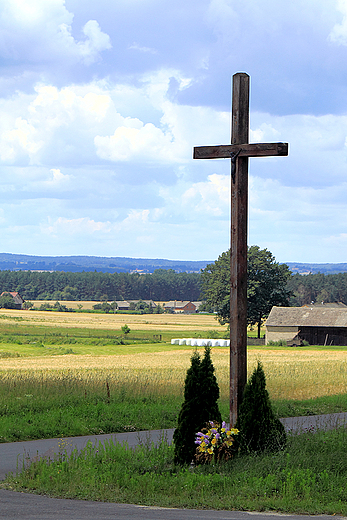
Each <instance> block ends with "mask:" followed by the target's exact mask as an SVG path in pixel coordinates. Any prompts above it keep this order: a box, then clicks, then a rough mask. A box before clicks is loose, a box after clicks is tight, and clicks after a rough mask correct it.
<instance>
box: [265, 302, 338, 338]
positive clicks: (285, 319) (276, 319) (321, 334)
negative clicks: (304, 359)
mask: <svg viewBox="0 0 347 520" xmlns="http://www.w3.org/2000/svg"><path fill="white" fill-rule="evenodd" d="M265 331H266V332H265V338H266V339H265V343H266V344H268V343H269V341H279V340H286V341H287V342H288V344H290V343H291V342H293V343H296V342H298V344H300V340H301V341H304V340H305V341H307V342H308V343H309V344H310V345H347V308H346V307H342V308H341V307H340V308H339V307H338V308H334V307H326V306H325V305H319V306H305V307H272V309H271V312H270V314H269V317H268V319H267V320H266V322H265Z"/></svg>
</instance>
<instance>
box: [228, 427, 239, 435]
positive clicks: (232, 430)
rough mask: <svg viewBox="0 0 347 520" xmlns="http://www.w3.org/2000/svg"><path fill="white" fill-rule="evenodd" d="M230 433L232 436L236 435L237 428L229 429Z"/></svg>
mask: <svg viewBox="0 0 347 520" xmlns="http://www.w3.org/2000/svg"><path fill="white" fill-rule="evenodd" d="M230 433H232V434H233V435H237V434H238V433H239V430H238V429H237V428H231V430H230Z"/></svg>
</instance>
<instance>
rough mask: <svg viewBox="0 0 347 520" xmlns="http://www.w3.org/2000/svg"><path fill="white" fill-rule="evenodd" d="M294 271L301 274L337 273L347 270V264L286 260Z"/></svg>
mask: <svg viewBox="0 0 347 520" xmlns="http://www.w3.org/2000/svg"><path fill="white" fill-rule="evenodd" d="M285 263H286V264H287V266H288V267H289V269H290V270H291V271H292V273H294V274H295V273H299V274H310V273H312V274H317V273H324V274H337V273H345V272H347V263H346V264H306V263H299V262H285Z"/></svg>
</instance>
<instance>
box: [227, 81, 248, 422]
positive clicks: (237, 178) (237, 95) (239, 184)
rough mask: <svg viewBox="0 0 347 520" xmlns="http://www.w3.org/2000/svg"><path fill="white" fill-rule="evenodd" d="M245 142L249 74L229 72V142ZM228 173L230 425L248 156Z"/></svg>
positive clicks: (240, 357) (236, 394)
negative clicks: (229, 193) (231, 80)
mask: <svg viewBox="0 0 347 520" xmlns="http://www.w3.org/2000/svg"><path fill="white" fill-rule="evenodd" d="M248 142H249V76H248V74H244V73H238V74H235V75H234V76H233V101H232V123H231V144H233V145H235V144H247V143H248ZM235 166H236V171H235V175H234V176H233V175H232V176H231V183H232V186H231V240H230V248H231V249H230V425H231V426H234V425H235V424H236V421H237V413H238V410H239V407H240V404H241V401H242V395H243V390H244V387H245V384H246V381H247V221H248V157H238V158H237V160H236V165H235Z"/></svg>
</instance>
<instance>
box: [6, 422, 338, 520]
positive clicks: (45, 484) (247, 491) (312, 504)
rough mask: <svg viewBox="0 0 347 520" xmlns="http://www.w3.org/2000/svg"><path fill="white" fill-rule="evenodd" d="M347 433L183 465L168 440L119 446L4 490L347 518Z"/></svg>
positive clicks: (67, 460)
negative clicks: (225, 460)
mask: <svg viewBox="0 0 347 520" xmlns="http://www.w3.org/2000/svg"><path fill="white" fill-rule="evenodd" d="M346 450H347V432H346V431H345V430H344V429H341V430H337V431H332V432H325V433H324V432H321V433H317V434H312V433H306V434H302V435H300V436H293V437H290V438H289V441H288V445H287V448H286V449H285V450H284V451H282V452H279V453H275V454H263V455H248V456H242V457H241V456H238V457H236V458H235V459H234V460H232V461H230V462H228V463H224V464H212V465H207V466H198V467H196V468H194V469H191V468H189V469H188V468H180V467H175V466H174V464H173V449H172V447H170V446H168V445H167V443H166V442H165V440H164V441H163V442H162V443H161V444H160V445H159V446H157V447H154V446H149V445H148V444H146V443H145V444H144V445H142V446H139V447H138V448H136V449H134V450H127V449H126V448H124V447H122V446H120V445H118V444H116V445H114V444H113V443H111V442H106V443H105V444H104V445H102V444H99V446H96V447H95V448H93V447H92V446H91V445H89V446H87V448H86V449H85V450H84V451H82V453H80V454H79V453H77V452H74V453H73V454H72V455H71V456H67V455H66V454H64V453H61V454H60V455H59V456H58V457H57V458H56V460H55V461H51V462H50V463H48V464H47V461H46V460H42V461H38V462H34V463H33V464H31V466H29V468H27V469H24V471H22V472H21V473H18V474H17V475H15V476H10V477H8V479H7V481H6V483H5V484H3V487H6V488H8V489H14V490H17V491H30V492H34V493H41V494H45V495H49V496H55V497H64V498H79V499H84V500H88V499H89V500H99V501H110V502H123V503H134V504H142V505H148V506H162V507H180V508H201V509H226V510H234V509H235V510H252V511H281V512H283V513H304V514H337V515H347V486H346V482H347V458H346Z"/></svg>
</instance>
